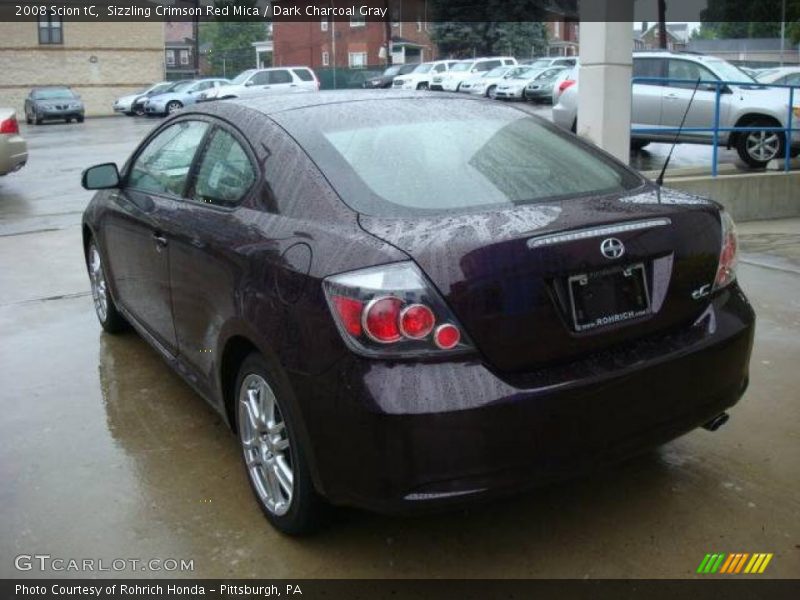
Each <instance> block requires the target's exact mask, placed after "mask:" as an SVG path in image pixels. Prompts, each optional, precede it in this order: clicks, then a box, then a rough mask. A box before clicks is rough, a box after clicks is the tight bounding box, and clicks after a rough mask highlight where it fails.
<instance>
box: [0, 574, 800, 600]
mask: <svg viewBox="0 0 800 600" xmlns="http://www.w3.org/2000/svg"><path fill="white" fill-rule="evenodd" d="M20 586H25V587H20ZM123 586H127V587H123ZM136 586H138V587H139V588H140V592H141V593H135V592H134V593H129V591H130V590H131V589H134V590H135V589H136ZM171 586H175V587H171ZM226 586H227V587H226ZM32 588H38V591H33V592H31V590H32ZM98 590H99V592H100V593H99V594H97V593H96V591H98ZM178 590H179V591H178ZM223 590H227V591H223ZM29 592H30V593H29ZM70 592H72V593H70ZM0 598H2V599H3V600H22V599H30V600H76V599H85V598H94V599H100V600H188V599H191V600H200V599H202V600H234V599H236V600H252V599H256V598H283V599H286V598H295V599H303V600H317V599H320V600H332V599H334V598H346V599H347V600H381V599H387V600H389V599H391V600H402V599H405V598H413V599H415V600H426V599H431V600H433V599H437V600H438V599H444V598H448V599H449V598H453V599H458V600H473V599H474V600H491V599H494V598H498V599H500V598H502V599H504V600H515V599H520V600H522V599H525V600H528V599H531V598H537V599H538V598H557V599H558V600H597V599H602V598H613V599H614V600H629V599H630V600H638V599H643V600H667V599H669V600H672V599H676V598H677V599H682V598H691V599H692V600H705V599H706V598H708V599H714V600H717V599H719V598H724V599H725V600H762V599H768V600H789V599H792V600H796V599H797V598H800V579H789V580H786V579H784V580H780V579H761V578H758V577H749V578H747V579H743V578H733V577H730V578H723V577H713V578H711V577H709V578H708V579H686V580H658V579H655V580H654V579H647V580H645V579H631V580H619V579H599V580H597V579H594V580H569V579H567V580H555V579H528V580H519V579H501V580H486V579H467V580H453V579H434V580H420V579H402V580H400V579H391V580H352V579H333V580H324V579H314V580H310V579H296V580H292V579H272V580H251V579H248V580H221V579H199V580H190V579H175V580H167V579H151V580H143V579H141V580H122V579H119V580H114V579H38V580H30V579H29V580H13V579H3V580H0Z"/></svg>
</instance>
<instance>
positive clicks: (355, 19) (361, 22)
mask: <svg viewBox="0 0 800 600" xmlns="http://www.w3.org/2000/svg"><path fill="white" fill-rule="evenodd" d="M366 25H367V20H366V19H365V18H364V17H363V16H362V15H353V16H352V17H350V27H366Z"/></svg>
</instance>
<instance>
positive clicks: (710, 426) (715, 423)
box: [703, 412, 731, 431]
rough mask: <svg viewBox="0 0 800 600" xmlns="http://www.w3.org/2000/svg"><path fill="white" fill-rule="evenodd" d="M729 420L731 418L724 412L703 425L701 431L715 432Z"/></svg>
mask: <svg viewBox="0 0 800 600" xmlns="http://www.w3.org/2000/svg"><path fill="white" fill-rule="evenodd" d="M730 418H731V417H730V415H729V414H728V413H725V412H724V413H720V414H718V415H717V416H716V417H714V418H713V419H711V420H710V421H709V422H708V423H706V424H704V425H703V429H705V430H706V431H716V430H717V429H719V428H720V427H722V426H723V425H725V423H727V422H728V420H729V419H730Z"/></svg>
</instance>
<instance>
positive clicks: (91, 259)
mask: <svg viewBox="0 0 800 600" xmlns="http://www.w3.org/2000/svg"><path fill="white" fill-rule="evenodd" d="M86 268H87V269H88V271H89V282H90V283H91V289H92V301H93V302H94V312H95V314H96V315H97V320H98V321H100V326H101V327H102V328H103V330H104V331H106V332H107V333H120V332H122V331H125V330H126V329H127V328H128V322H127V321H126V320H125V317H123V316H122V315H121V314H120V312H119V311H118V310H117V305H116V303H115V302H114V299H113V298H112V297H111V288H109V286H108V280H107V279H106V270H105V267H104V265H103V259H102V257H101V256H100V251H99V249H98V248H97V244H95V242H94V240H92V241H90V242H89V246H88V247H87V248H86Z"/></svg>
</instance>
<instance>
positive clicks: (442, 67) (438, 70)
mask: <svg viewBox="0 0 800 600" xmlns="http://www.w3.org/2000/svg"><path fill="white" fill-rule="evenodd" d="M446 69H447V65H444V64H441V65H436V66H435V67H433V72H434V73H441V72H442V71H444V70H446Z"/></svg>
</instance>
